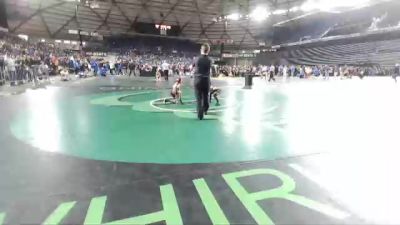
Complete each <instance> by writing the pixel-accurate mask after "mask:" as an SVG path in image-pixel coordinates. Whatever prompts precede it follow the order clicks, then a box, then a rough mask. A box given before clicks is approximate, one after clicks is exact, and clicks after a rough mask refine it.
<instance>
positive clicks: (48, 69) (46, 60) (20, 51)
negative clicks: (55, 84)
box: [0, 35, 194, 85]
mask: <svg viewBox="0 0 400 225" xmlns="http://www.w3.org/2000/svg"><path fill="white" fill-rule="evenodd" d="M193 60H194V57H193V56H192V55H190V54H188V55H184V54H171V53H163V52H154V53H149V52H146V53H143V52H139V51H137V50H129V51H126V52H118V53H117V52H115V53H106V54H105V55H103V56H98V55H89V54H86V53H85V51H72V50H65V49H61V48H58V47H57V46H55V45H54V44H49V43H43V42H38V43H35V44H32V43H28V42H27V41H23V40H21V39H19V38H18V37H13V36H9V35H5V36H3V37H2V38H1V39H0V84H3V83H5V82H6V81H8V82H10V84H11V85H18V84H22V83H26V82H37V81H38V80H41V79H43V78H48V77H49V76H51V75H59V74H61V75H62V77H63V80H69V79H70V76H71V75H76V76H77V77H87V76H94V75H98V76H107V75H128V76H132V75H133V76H149V75H150V74H156V73H160V74H161V75H160V77H161V76H162V77H166V79H168V74H171V73H175V74H179V75H186V74H188V73H190V72H191V71H192V69H193Z"/></svg>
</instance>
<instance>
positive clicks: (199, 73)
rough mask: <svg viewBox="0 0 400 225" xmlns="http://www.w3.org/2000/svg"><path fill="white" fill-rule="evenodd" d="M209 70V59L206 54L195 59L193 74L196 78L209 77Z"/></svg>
mask: <svg viewBox="0 0 400 225" xmlns="http://www.w3.org/2000/svg"><path fill="white" fill-rule="evenodd" d="M210 71H211V59H210V58H209V57H208V56H207V55H202V56H200V57H199V58H198V59H197V62H196V72H195V74H194V76H195V77H196V78H210Z"/></svg>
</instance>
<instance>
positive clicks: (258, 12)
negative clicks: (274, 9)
mask: <svg viewBox="0 0 400 225" xmlns="http://www.w3.org/2000/svg"><path fill="white" fill-rule="evenodd" d="M249 16H250V18H251V19H253V20H255V21H263V20H265V19H266V18H268V16H269V13H268V10H267V9H266V8H263V7H257V8H256V9H254V11H253V12H251V14H250V15H249Z"/></svg>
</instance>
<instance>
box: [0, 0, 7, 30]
mask: <svg viewBox="0 0 400 225" xmlns="http://www.w3.org/2000/svg"><path fill="white" fill-rule="evenodd" d="M7 30H8V22H7V10H6V3H5V0H0V31H7Z"/></svg>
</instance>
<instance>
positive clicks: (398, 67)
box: [393, 63, 400, 83]
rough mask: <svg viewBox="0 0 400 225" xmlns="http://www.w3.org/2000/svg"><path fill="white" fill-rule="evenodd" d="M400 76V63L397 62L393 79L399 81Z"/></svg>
mask: <svg viewBox="0 0 400 225" xmlns="http://www.w3.org/2000/svg"><path fill="white" fill-rule="evenodd" d="M398 76H400V64H398V63H397V64H396V66H395V67H394V74H393V79H394V81H395V82H396V83H397V77H398Z"/></svg>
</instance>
